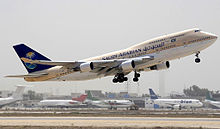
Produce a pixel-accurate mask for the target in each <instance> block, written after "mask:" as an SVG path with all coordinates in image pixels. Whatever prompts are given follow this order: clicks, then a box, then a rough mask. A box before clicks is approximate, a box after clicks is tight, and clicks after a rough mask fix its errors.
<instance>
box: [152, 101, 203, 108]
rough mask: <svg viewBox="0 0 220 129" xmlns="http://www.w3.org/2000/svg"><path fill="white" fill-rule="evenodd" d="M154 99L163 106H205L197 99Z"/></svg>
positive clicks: (155, 102)
mask: <svg viewBox="0 0 220 129" xmlns="http://www.w3.org/2000/svg"><path fill="white" fill-rule="evenodd" d="M152 101H153V103H154V104H157V105H159V107H161V108H174V107H178V108H179V107H181V108H198V107H202V106H203V104H202V103H201V102H200V101H199V100H196V99H155V100H152Z"/></svg>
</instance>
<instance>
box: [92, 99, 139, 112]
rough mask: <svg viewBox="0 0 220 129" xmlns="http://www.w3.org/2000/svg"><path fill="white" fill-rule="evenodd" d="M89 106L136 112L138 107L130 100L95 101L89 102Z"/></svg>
mask: <svg viewBox="0 0 220 129" xmlns="http://www.w3.org/2000/svg"><path fill="white" fill-rule="evenodd" d="M90 104H92V105H95V106H97V107H101V108H108V109H115V110H117V109H118V108H127V110H128V109H130V110H138V107H137V106H136V105H135V104H134V102H132V101H131V100H96V101H90Z"/></svg>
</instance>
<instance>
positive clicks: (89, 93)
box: [87, 91, 99, 101]
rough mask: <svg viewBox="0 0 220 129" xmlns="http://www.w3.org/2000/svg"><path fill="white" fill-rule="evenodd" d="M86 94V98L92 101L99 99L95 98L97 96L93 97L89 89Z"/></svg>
mask: <svg viewBox="0 0 220 129" xmlns="http://www.w3.org/2000/svg"><path fill="white" fill-rule="evenodd" d="M87 95H88V97H87V98H88V99H89V100H92V101H96V100H99V99H97V98H95V97H93V95H92V93H91V91H88V93H87Z"/></svg>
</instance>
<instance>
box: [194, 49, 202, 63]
mask: <svg viewBox="0 0 220 129" xmlns="http://www.w3.org/2000/svg"><path fill="white" fill-rule="evenodd" d="M199 53H200V52H197V53H196V59H195V62H196V63H199V62H200V61H201V60H200V58H199Z"/></svg>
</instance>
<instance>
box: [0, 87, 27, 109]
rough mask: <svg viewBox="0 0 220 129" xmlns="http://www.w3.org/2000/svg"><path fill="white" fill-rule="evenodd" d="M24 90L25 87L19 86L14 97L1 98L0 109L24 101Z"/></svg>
mask: <svg viewBox="0 0 220 129" xmlns="http://www.w3.org/2000/svg"><path fill="white" fill-rule="evenodd" d="M24 89H25V86H17V89H16V90H15V92H14V93H13V94H12V96H10V97H7V98H0V107H3V106H5V105H9V104H11V103H15V102H16V101H19V100H22V95H23V93H24Z"/></svg>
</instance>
